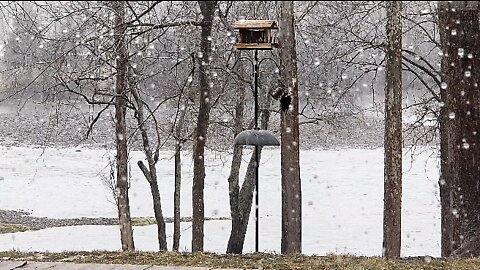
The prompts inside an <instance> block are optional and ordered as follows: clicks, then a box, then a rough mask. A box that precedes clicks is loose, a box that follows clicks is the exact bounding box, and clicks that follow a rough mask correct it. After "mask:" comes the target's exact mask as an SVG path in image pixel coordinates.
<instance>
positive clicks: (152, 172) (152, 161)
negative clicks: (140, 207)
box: [130, 80, 167, 251]
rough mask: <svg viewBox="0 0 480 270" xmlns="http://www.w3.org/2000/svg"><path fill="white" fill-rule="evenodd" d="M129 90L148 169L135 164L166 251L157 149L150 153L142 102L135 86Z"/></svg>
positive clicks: (141, 163) (158, 235)
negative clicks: (157, 167) (139, 170)
mask: <svg viewBox="0 0 480 270" xmlns="http://www.w3.org/2000/svg"><path fill="white" fill-rule="evenodd" d="M131 81H132V80H131ZM130 88H131V92H132V94H133V97H134V99H135V103H136V104H137V109H136V112H135V116H136V118H137V123H138V126H139V129H140V134H141V136H142V143H143V152H144V153H145V157H146V159H147V162H148V168H147V167H146V166H145V165H144V164H143V162H142V161H138V163H137V164H138V167H140V169H141V170H142V172H143V175H144V176H145V178H146V179H147V181H148V183H149V185H150V192H151V193H152V200H153V212H154V215H155V221H156V222H157V239H158V249H159V250H160V251H166V250H167V236H166V233H165V219H164V217H163V212H162V202H161V197H160V191H159V189H158V178H157V169H156V167H155V165H156V164H157V160H158V155H159V153H158V151H159V149H158V148H157V149H156V151H155V153H153V152H152V149H151V147H150V140H149V137H148V136H149V135H148V132H147V127H146V117H145V115H144V114H145V109H144V104H143V100H142V99H141V98H140V94H139V93H138V91H137V89H136V88H135V86H133V85H132V86H131V87H130ZM152 117H154V116H152Z"/></svg>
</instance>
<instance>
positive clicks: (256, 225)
mask: <svg viewBox="0 0 480 270" xmlns="http://www.w3.org/2000/svg"><path fill="white" fill-rule="evenodd" d="M254 84H255V88H254V89H255V90H254V96H255V130H258V100H257V99H258V50H255V59H254ZM258 149H259V146H258V145H255V252H258V231H259V218H258V167H259V164H258V163H259V157H258Z"/></svg>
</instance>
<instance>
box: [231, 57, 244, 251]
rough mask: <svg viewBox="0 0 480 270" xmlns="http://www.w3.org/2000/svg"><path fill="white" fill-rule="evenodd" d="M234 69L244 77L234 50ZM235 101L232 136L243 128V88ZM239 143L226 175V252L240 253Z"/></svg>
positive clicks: (241, 246) (240, 147)
mask: <svg viewBox="0 0 480 270" xmlns="http://www.w3.org/2000/svg"><path fill="white" fill-rule="evenodd" d="M235 62H236V70H237V72H238V74H240V75H239V76H240V77H242V78H243V77H245V74H244V73H245V72H244V66H243V63H242V61H241V60H240V53H239V52H238V51H237V52H235ZM236 97H237V102H236V104H235V119H234V130H235V132H234V136H237V134H239V133H240V132H241V131H242V130H243V111H244V108H245V88H244V87H240V88H239V89H238V95H236ZM242 150H243V148H242V146H240V145H235V146H234V148H233V157H232V166H231V168H230V175H229V176H228V190H229V197H230V213H231V217H232V230H231V232H230V237H229V239H228V245H227V253H235V254H241V253H242V252H243V243H244V241H245V235H244V234H243V236H242V233H241V231H242V229H241V228H243V227H244V226H243V225H244V221H245V220H244V218H243V215H242V213H241V210H240V207H239V201H238V200H239V193H240V185H239V178H240V177H239V174H240V165H241V163H242V152H243V151H242Z"/></svg>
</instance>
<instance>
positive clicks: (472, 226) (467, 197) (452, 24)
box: [439, 1, 480, 258]
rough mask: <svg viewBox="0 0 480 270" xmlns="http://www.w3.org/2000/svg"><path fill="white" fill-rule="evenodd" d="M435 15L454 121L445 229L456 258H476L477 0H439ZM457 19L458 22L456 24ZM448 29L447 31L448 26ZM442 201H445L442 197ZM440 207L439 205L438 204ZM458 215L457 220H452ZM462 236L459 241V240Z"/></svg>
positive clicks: (479, 239) (479, 145)
mask: <svg viewBox="0 0 480 270" xmlns="http://www.w3.org/2000/svg"><path fill="white" fill-rule="evenodd" d="M439 9H440V12H439V16H440V19H441V20H440V21H441V23H442V26H441V29H442V30H441V31H443V36H442V37H443V38H444V40H443V42H442V45H444V46H445V47H444V48H443V52H444V60H445V64H446V65H444V66H442V68H444V70H443V71H442V73H443V74H444V82H445V83H446V85H447V87H446V89H445V91H446V92H447V93H446V102H445V107H446V110H447V112H448V118H449V119H450V120H453V121H451V122H449V123H448V125H451V129H448V130H449V131H451V130H454V132H450V134H448V135H449V137H448V139H450V140H448V141H447V142H448V143H450V145H449V147H447V151H448V149H450V150H451V151H448V152H447V153H448V159H449V160H450V159H451V160H452V163H451V164H452V166H451V167H450V169H451V170H452V175H453V181H452V182H453V183H452V185H450V187H454V189H455V191H454V192H451V193H452V195H453V196H452V198H453V199H452V198H451V202H450V204H451V205H452V206H453V207H454V208H451V212H452V215H453V216H452V217H450V218H451V221H450V222H451V223H450V227H449V229H450V230H452V231H453V232H452V233H451V235H452V236H453V237H452V239H451V240H452V242H453V241H455V240H456V239H455V238H454V237H455V236H456V230H458V231H459V234H458V236H459V237H458V238H459V240H460V241H461V244H460V247H458V248H456V249H455V250H453V248H454V246H452V247H451V250H453V253H452V256H454V257H461V258H466V257H479V256H480V211H478V209H479V206H480V190H479V189H480V163H479V160H480V138H479V136H478V134H477V132H478V130H479V128H480V110H479V107H480V91H479V89H478V81H479V80H480V72H479V71H478V69H479V68H480V59H479V58H478V55H480V25H479V19H480V18H479V17H480V16H479V11H478V2H477V1H462V2H451V3H448V2H441V3H440V5H439ZM458 21H460V23H458ZM447 27H448V29H447ZM442 203H443V201H442ZM442 208H443V207H442ZM455 219H457V220H458V221H459V223H457V222H456V221H455ZM462 239H463V240H462Z"/></svg>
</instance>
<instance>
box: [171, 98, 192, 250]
mask: <svg viewBox="0 0 480 270" xmlns="http://www.w3.org/2000/svg"><path fill="white" fill-rule="evenodd" d="M187 96H190V93H187ZM180 98H181V99H182V97H180ZM183 100H184V101H183V106H182V107H183V109H182V110H180V115H179V117H178V121H177V123H176V125H175V138H176V146H175V189H174V192H173V250H174V251H178V249H179V248H180V190H181V184H182V157H181V153H182V145H183V141H184V140H183V134H182V129H183V126H184V123H185V116H186V113H187V109H186V108H187V106H188V102H187V101H188V99H187V98H183Z"/></svg>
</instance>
